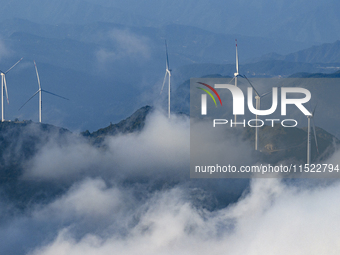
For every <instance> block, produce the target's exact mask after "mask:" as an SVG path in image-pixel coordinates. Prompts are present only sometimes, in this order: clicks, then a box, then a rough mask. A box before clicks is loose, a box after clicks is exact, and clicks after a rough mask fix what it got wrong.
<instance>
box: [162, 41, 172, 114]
mask: <svg viewBox="0 0 340 255" xmlns="http://www.w3.org/2000/svg"><path fill="white" fill-rule="evenodd" d="M165 53H166V63H165V65H166V69H165V76H164V80H163V85H162V89H161V94H162V92H163V88H164V84H165V82H166V77H167V76H168V75H169V80H168V84H169V87H168V116H169V119H170V92H171V90H170V88H171V87H170V77H171V69H170V66H169V57H168V45H167V44H166V40H165Z"/></svg>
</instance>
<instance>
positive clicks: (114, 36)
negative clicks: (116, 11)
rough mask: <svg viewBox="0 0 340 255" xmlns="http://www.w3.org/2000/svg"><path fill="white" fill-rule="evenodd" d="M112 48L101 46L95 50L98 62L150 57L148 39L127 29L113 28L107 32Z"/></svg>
mask: <svg viewBox="0 0 340 255" xmlns="http://www.w3.org/2000/svg"><path fill="white" fill-rule="evenodd" d="M108 38H109V40H110V41H111V43H112V44H113V45H114V49H108V48H102V49H100V50H98V51H97V52H96V57H97V60H98V62H99V63H102V64H103V63H106V62H113V61H117V60H121V59H124V58H131V59H140V58H143V59H148V58H150V54H151V51H150V47H149V44H150V42H149V39H148V38H147V37H145V36H141V35H137V34H135V33H133V32H131V31H129V30H119V29H114V30H112V31H111V32H110V33H109V34H108Z"/></svg>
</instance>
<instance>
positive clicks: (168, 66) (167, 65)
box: [165, 40, 170, 70]
mask: <svg viewBox="0 0 340 255" xmlns="http://www.w3.org/2000/svg"><path fill="white" fill-rule="evenodd" d="M165 53H166V69H167V70H169V69H170V65H169V56H168V45H167V43H166V40H165Z"/></svg>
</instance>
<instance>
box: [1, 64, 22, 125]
mask: <svg viewBox="0 0 340 255" xmlns="http://www.w3.org/2000/svg"><path fill="white" fill-rule="evenodd" d="M22 59H23V58H21V59H20V60H19V61H18V62H16V63H15V64H14V65H13V66H12V67H11V68H10V69H8V70H7V71H6V72H3V71H1V70H0V73H1V121H2V122H4V121H5V113H4V85H5V91H6V99H7V103H8V104H9V100H8V92H7V83H6V74H7V73H8V72H9V71H10V70H12V68H13V67H15V66H16V65H17V64H18V63H19V62H20V61H21V60H22Z"/></svg>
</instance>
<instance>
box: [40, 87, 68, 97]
mask: <svg viewBox="0 0 340 255" xmlns="http://www.w3.org/2000/svg"><path fill="white" fill-rule="evenodd" d="M41 91H43V92H46V93H48V94H51V95H53V96H56V97H60V98H62V99H65V100H70V99H68V98H66V97H62V96H59V95H57V94H54V93H52V92H49V91H46V90H43V89H42V90H41Z"/></svg>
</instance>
